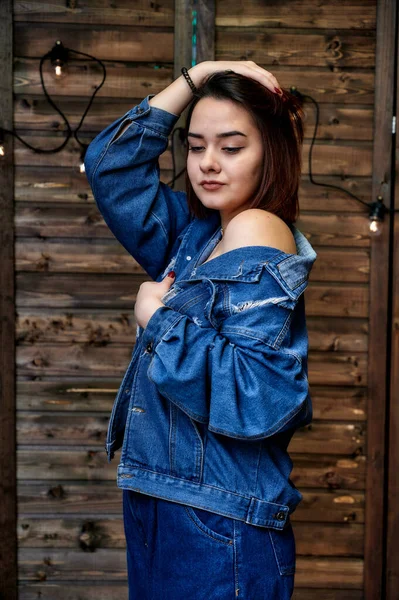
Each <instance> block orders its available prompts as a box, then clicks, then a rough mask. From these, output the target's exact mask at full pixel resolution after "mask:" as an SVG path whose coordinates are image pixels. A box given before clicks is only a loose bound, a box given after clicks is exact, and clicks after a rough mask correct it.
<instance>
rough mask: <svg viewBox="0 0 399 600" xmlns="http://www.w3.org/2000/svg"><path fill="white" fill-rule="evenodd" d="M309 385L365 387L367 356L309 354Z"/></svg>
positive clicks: (332, 353) (329, 353)
mask: <svg viewBox="0 0 399 600" xmlns="http://www.w3.org/2000/svg"><path fill="white" fill-rule="evenodd" d="M309 382H310V385H353V386H358V385H359V386H365V385H367V354H365V353H360V352H359V353H358V352H352V353H351V354H350V355H349V354H347V353H345V352H309Z"/></svg>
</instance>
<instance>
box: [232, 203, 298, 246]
mask: <svg viewBox="0 0 399 600" xmlns="http://www.w3.org/2000/svg"><path fill="white" fill-rule="evenodd" d="M223 243H224V245H225V247H226V251H227V250H234V249H235V248H241V247H243V246H270V247H272V248H277V249H278V250H282V251H283V252H287V253H289V254H297V247H296V243H295V238H294V236H293V234H292V232H291V229H290V228H289V227H288V225H287V224H286V223H284V221H283V220H282V219H280V217H278V216H277V215H275V214H273V213H271V212H269V211H267V210H263V209H259V208H249V209H247V210H243V211H242V212H240V213H239V214H238V215H235V216H234V217H233V218H232V219H231V221H230V222H229V224H228V225H227V227H226V231H225V232H224V235H223Z"/></svg>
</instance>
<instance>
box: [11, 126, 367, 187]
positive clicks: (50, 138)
mask: <svg viewBox="0 0 399 600" xmlns="http://www.w3.org/2000/svg"><path fill="white" fill-rule="evenodd" d="M32 133H33V132H29V133H28V134H26V132H23V131H21V132H19V134H20V136H21V137H22V139H24V140H25V141H26V142H28V143H29V144H31V145H32V146H33V147H34V148H41V149H47V150H48V149H54V148H57V146H60V145H61V143H62V142H63V141H64V139H65V135H64V134H63V133H59V134H54V133H48V134H46V133H44V132H43V133H41V134H40V135H39V134H37V135H32ZM93 138H94V134H93V135H91V136H90V137H89V136H87V134H82V135H79V139H80V140H81V141H82V142H83V143H87V144H88V143H90V142H91V141H92V139H93ZM169 146H170V140H169ZM81 151H82V148H81V147H80V145H79V144H78V143H77V142H76V140H74V139H70V140H69V142H68V144H67V145H66V146H65V148H64V149H63V150H61V151H60V152H56V153H52V152H50V153H44V154H41V153H36V152H32V150H30V149H29V148H26V147H25V146H24V145H23V144H22V143H21V142H19V141H18V140H17V141H16V143H15V152H14V157H15V164H16V165H19V166H21V165H30V166H43V167H53V166H59V167H70V168H73V169H76V170H77V171H79V165H80V155H81ZM359 160H362V159H361V157H360V156H359ZM159 167H160V169H172V153H171V151H170V148H168V149H166V150H165V152H163V153H162V154H161V155H160V157H159ZM79 174H80V173H79ZM80 176H81V177H82V178H84V179H86V176H85V175H84V174H80Z"/></svg>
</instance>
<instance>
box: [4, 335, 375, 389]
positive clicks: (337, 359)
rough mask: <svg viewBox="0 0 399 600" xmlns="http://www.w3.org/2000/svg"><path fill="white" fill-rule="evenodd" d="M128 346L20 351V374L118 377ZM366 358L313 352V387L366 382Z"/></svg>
mask: <svg viewBox="0 0 399 600" xmlns="http://www.w3.org/2000/svg"><path fill="white" fill-rule="evenodd" d="M130 356H131V348H130V347H128V346H116V345H110V346H104V345H102V346H99V347H98V346H95V345H91V346H89V345H85V344H65V345H62V346H56V345H49V344H40V345H38V346H19V348H17V357H16V361H17V368H18V375H26V376H27V375H33V376H37V375H40V376H54V375H58V376H72V377H74V376H75V377H79V376H82V377H88V376H90V375H96V376H98V377H116V376H117V375H122V374H123V373H124V371H125V368H126V367H127V365H128V361H129V359H130ZM366 372H367V356H366V355H365V354H360V353H351V354H347V353H345V352H310V353H309V382H310V384H311V385H334V386H336V385H343V386H347V385H355V386H364V385H366V382H367V374H366Z"/></svg>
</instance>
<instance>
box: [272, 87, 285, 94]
mask: <svg viewBox="0 0 399 600" xmlns="http://www.w3.org/2000/svg"><path fill="white" fill-rule="evenodd" d="M274 91H275V92H276V94H282V93H283V92H282V91H281V90H280V88H278V87H275V88H274Z"/></svg>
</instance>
